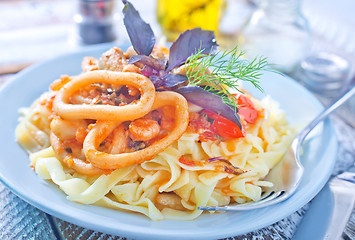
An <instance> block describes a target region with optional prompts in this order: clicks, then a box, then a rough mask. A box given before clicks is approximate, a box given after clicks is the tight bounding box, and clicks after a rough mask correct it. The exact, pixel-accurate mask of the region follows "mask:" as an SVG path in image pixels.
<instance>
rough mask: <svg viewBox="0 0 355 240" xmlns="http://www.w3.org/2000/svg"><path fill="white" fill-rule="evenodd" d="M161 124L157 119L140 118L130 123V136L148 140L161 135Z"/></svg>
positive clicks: (138, 139) (139, 139) (134, 138)
mask: <svg viewBox="0 0 355 240" xmlns="http://www.w3.org/2000/svg"><path fill="white" fill-rule="evenodd" d="M159 132H160V125H159V123H158V122H157V121H154V120H151V119H144V118H140V119H137V120H134V121H133V122H131V124H129V136H130V137H131V139H132V140H133V141H148V140H151V139H153V138H155V137H157V136H158V135H159Z"/></svg>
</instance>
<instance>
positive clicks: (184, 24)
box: [157, 0, 224, 42]
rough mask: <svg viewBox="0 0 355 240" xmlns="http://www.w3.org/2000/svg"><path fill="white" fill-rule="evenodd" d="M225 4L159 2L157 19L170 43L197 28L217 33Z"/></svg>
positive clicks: (216, 1)
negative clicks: (180, 35)
mask: <svg viewBox="0 0 355 240" xmlns="http://www.w3.org/2000/svg"><path fill="white" fill-rule="evenodd" d="M223 4H224V0H157V18H158V22H159V24H160V26H161V29H162V32H163V33H164V35H165V36H166V38H167V41H170V42H172V41H175V39H176V38H177V37H178V36H179V34H180V33H182V32H184V31H185V30H187V29H192V28H196V27H200V28H202V29H203V30H211V31H214V32H215V33H217V30H218V23H219V20H220V18H221V14H222V8H223Z"/></svg>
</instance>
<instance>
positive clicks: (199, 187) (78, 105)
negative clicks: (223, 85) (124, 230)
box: [16, 47, 293, 220]
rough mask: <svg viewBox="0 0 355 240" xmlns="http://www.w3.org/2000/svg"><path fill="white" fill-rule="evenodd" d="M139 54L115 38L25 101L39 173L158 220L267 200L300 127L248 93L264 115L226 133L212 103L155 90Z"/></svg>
mask: <svg viewBox="0 0 355 240" xmlns="http://www.w3.org/2000/svg"><path fill="white" fill-rule="evenodd" d="M153 54H156V55H159V54H160V55H164V54H165V55H166V54H168V53H166V50H164V48H159V47H155V48H154V50H153ZM131 55H132V49H128V50H127V52H126V53H123V52H122V50H121V49H119V48H113V49H110V50H109V51H108V52H106V53H104V54H103V55H102V58H101V60H100V61H99V60H97V59H95V58H92V57H86V58H84V60H83V64H82V68H83V73H81V74H80V75H77V76H62V77H61V78H60V79H58V80H56V81H54V82H53V83H52V84H51V86H50V90H49V91H48V92H45V93H44V94H43V95H42V96H41V97H40V98H39V99H37V100H36V101H35V102H34V103H33V104H32V105H31V107H29V108H24V109H21V118H20V123H19V125H18V127H17V129H16V139H17V141H18V142H19V144H20V145H21V146H22V147H23V148H24V149H25V150H26V151H27V152H28V154H29V157H30V160H31V167H32V168H33V169H34V170H35V172H36V173H37V174H38V176H40V177H41V178H42V179H45V180H49V181H52V182H53V183H54V184H56V185H58V186H59V188H60V189H61V190H62V191H63V192H65V194H66V195H67V198H68V199H69V200H70V201H73V202H77V203H82V204H93V205H97V206H103V207H107V208H113V209H119V210H127V211H133V212H139V213H142V214H144V215H146V216H148V217H149V218H150V219H152V220H162V219H175V220H193V219H195V218H197V217H198V216H199V215H200V214H201V213H202V211H201V210H198V209H197V207H198V206H217V205H225V204H229V203H233V202H236V203H244V202H248V201H258V200H259V199H260V197H261V194H262V192H263V188H267V187H270V186H272V183H271V182H268V181H264V180H263V179H264V177H265V176H266V175H267V174H268V172H269V170H270V169H271V168H272V167H273V166H275V164H277V163H278V161H279V160H280V159H281V158H282V156H283V154H284V153H285V151H286V149H287V148H288V145H289V143H290V141H291V138H292V136H293V131H292V129H291V128H290V127H289V126H288V124H287V122H286V120H285V117H284V114H283V113H282V112H281V111H280V110H279V108H278V105H277V103H275V102H273V101H271V100H270V99H269V98H265V99H263V100H262V101H260V100H257V99H254V98H252V97H251V96H246V95H243V96H244V97H247V98H248V99H249V101H250V102H251V103H252V104H253V106H254V108H255V109H256V111H257V118H256V119H255V121H254V122H252V123H250V122H248V121H247V120H246V119H244V118H243V116H242V115H241V119H242V124H243V128H244V129H243V136H241V137H237V138H231V137H228V138H226V137H223V136H222V137H221V136H218V134H215V133H214V132H213V131H211V130H210V129H209V128H211V126H212V124H213V120H211V119H210V118H209V117H208V114H205V113H204V110H203V109H201V108H199V107H197V106H195V105H193V104H191V103H188V102H187V101H186V99H185V98H184V97H183V96H182V95H180V94H179V93H176V92H173V91H160V92H158V91H156V89H155V88H154V85H153V84H152V82H151V81H150V80H149V79H148V78H147V77H145V76H144V75H142V74H140V69H139V68H138V67H137V66H135V65H132V64H128V63H127V59H129V58H130V56H131ZM215 121H216V120H215Z"/></svg>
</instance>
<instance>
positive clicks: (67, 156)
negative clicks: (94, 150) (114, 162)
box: [50, 132, 112, 176]
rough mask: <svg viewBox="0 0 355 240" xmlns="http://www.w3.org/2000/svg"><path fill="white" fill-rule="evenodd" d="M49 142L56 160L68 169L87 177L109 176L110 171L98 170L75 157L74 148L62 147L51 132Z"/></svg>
mask: <svg viewBox="0 0 355 240" xmlns="http://www.w3.org/2000/svg"><path fill="white" fill-rule="evenodd" d="M50 140H51V145H52V147H53V150H54V152H55V154H56V155H57V157H58V159H59V160H61V161H62V162H63V163H65V164H66V165H67V166H68V167H69V168H71V169H74V170H75V171H76V172H78V173H80V174H84V175H87V176H94V175H101V174H109V173H110V172H112V170H109V169H100V168H98V167H95V166H94V165H92V164H91V163H90V162H86V161H84V160H82V159H80V158H78V157H77V156H75V154H74V152H77V151H75V150H77V149H74V146H71V147H70V149H67V148H66V147H65V146H64V144H63V141H62V140H61V139H59V138H58V137H57V136H56V135H55V134H54V133H53V132H51V134H50Z"/></svg>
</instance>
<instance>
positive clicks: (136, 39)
mask: <svg viewBox="0 0 355 240" xmlns="http://www.w3.org/2000/svg"><path fill="white" fill-rule="evenodd" d="M122 2H123V4H124V8H123V11H122V12H123V16H124V17H123V23H124V25H125V26H126V30H127V33H128V36H129V39H130V40H131V43H132V45H133V48H134V50H135V51H136V52H137V53H138V54H141V55H146V56H149V54H150V53H151V52H152V50H153V47H154V45H155V36H154V33H153V30H152V29H151V27H150V25H149V24H147V23H146V22H144V21H143V19H142V18H141V16H140V15H139V13H138V11H137V10H136V9H135V8H134V7H133V5H132V4H131V3H130V2H128V1H122Z"/></svg>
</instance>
